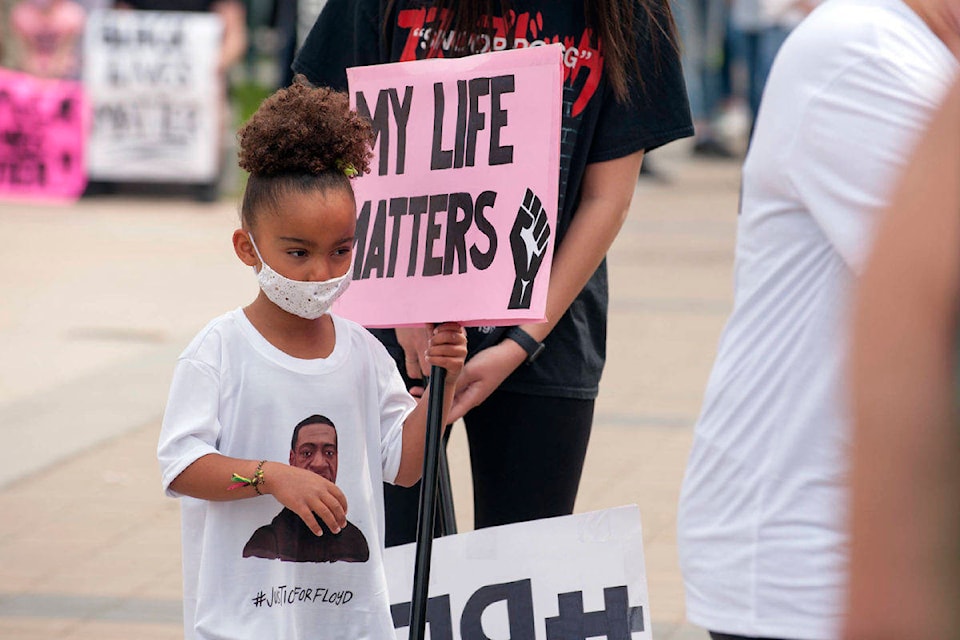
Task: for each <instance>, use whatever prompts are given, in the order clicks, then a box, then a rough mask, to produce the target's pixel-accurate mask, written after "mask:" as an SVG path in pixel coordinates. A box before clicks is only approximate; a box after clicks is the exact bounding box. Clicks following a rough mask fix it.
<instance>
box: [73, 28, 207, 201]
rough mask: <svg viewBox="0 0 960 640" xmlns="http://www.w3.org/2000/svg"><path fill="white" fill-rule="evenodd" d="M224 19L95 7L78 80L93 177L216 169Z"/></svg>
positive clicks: (191, 178) (185, 178) (198, 175)
mask: <svg viewBox="0 0 960 640" xmlns="http://www.w3.org/2000/svg"><path fill="white" fill-rule="evenodd" d="M222 30H223V24H222V22H221V20H220V18H219V17H218V16H216V15H214V14H203V13H179V12H173V11H94V12H92V13H91V14H90V16H89V18H88V21H87V28H86V36H85V38H84V52H83V57H84V63H83V82H84V85H85V87H86V88H87V94H88V96H89V98H90V101H91V104H92V108H93V128H92V131H91V135H90V141H89V146H88V152H89V173H90V178H91V179H93V180H119V181H123V180H131V181H142V182H208V181H211V180H213V179H214V178H215V176H216V175H217V170H218V154H219V144H220V142H219V141H220V135H219V128H220V126H221V113H220V110H221V106H222V105H221V102H222V100H221V92H222V91H223V87H222V86H221V80H220V78H219V76H218V73H217V61H218V55H219V47H220V38H221V33H222Z"/></svg>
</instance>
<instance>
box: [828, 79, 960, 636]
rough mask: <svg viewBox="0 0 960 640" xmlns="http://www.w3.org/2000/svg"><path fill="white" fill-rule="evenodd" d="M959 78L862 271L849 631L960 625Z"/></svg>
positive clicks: (855, 358) (941, 632)
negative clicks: (959, 371)
mask: <svg viewBox="0 0 960 640" xmlns="http://www.w3.org/2000/svg"><path fill="white" fill-rule="evenodd" d="M958 176H960V89H958V87H956V86H955V87H954V89H953V90H952V92H951V94H950V96H949V98H948V100H947V102H946V104H945V106H944V109H943V110H942V112H941V113H940V114H939V115H938V116H937V117H936V118H935V120H934V121H933V123H932V125H931V127H930V129H929V131H928V133H927V135H926V136H925V138H924V140H923V141H922V142H921V144H920V146H919V147H918V149H917V151H916V153H915V154H914V155H913V156H912V157H911V160H910V162H909V164H908V169H907V172H906V174H905V176H904V177H903V181H902V183H901V184H900V186H899V188H898V190H897V191H896V193H895V195H894V198H893V202H892V205H891V207H890V209H889V211H888V212H887V214H886V217H885V218H884V219H883V221H882V223H881V227H880V230H879V232H878V236H877V238H876V242H875V244H874V250H873V253H872V255H871V257H870V260H869V262H868V264H867V267H866V270H865V272H864V274H863V277H862V279H861V282H860V284H859V293H858V300H857V308H856V311H855V319H854V337H853V351H852V354H851V359H852V361H851V373H852V390H853V403H854V412H855V414H854V417H855V431H854V447H853V464H852V476H851V483H852V494H853V498H852V536H853V538H852V543H851V564H850V586H849V600H848V617H847V621H846V629H845V636H844V637H845V638H846V640H887V639H889V640H894V639H898V640H899V639H902V638H911V639H917V640H926V639H930V640H934V639H942V638H951V637H955V635H956V630H957V629H958V628H960V626H958V625H960V611H958V609H957V606H956V602H957V598H958V596H960V502H958V496H960V423H958V421H957V414H956V398H957V389H958V387H957V386H956V383H957V380H956V363H957V358H956V354H957V335H958V330H960V326H958V296H960V183H958V180H957V177H958Z"/></svg>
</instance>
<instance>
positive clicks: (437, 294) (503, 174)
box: [337, 45, 562, 327]
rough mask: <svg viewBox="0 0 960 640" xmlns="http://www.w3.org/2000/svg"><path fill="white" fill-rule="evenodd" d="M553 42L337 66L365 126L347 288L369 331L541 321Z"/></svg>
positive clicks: (556, 126) (556, 152)
mask: <svg viewBox="0 0 960 640" xmlns="http://www.w3.org/2000/svg"><path fill="white" fill-rule="evenodd" d="M561 55H562V47H561V46H559V45H549V46H543V47H533V48H529V49H519V50H513V51H500V52H493V53H486V54H481V55H475V56H468V57H465V58H457V59H429V60H421V61H416V62H401V63H394V64H386V65H375V66H369V67H357V68H352V69H348V70H347V78H348V80H349V86H350V96H351V97H350V100H351V105H352V106H353V107H354V108H355V109H357V111H359V112H360V113H362V114H365V115H369V116H370V117H371V119H372V121H373V127H374V133H375V136H376V140H375V142H374V145H373V151H374V156H373V160H372V163H371V164H372V168H371V171H370V173H369V174H367V175H365V176H363V177H361V178H358V179H357V180H356V183H355V191H356V195H357V208H358V216H357V240H356V246H355V255H354V267H353V284H352V285H351V287H350V290H349V291H348V292H347V293H346V294H345V295H344V296H343V297H342V298H341V300H340V302H339V303H338V306H337V312H338V313H340V314H341V315H343V316H345V317H348V318H351V319H353V320H356V321H357V322H359V323H360V324H363V325H365V326H368V327H393V326H402V325H410V324H419V323H425V322H440V321H447V320H450V321H458V322H461V323H462V324H464V325H490V324H499V325H505V324H517V323H521V322H526V321H534V322H536V321H541V320H543V319H544V307H545V304H546V295H547V283H548V280H549V277H550V262H551V259H552V255H553V245H554V241H555V239H556V235H557V229H556V220H557V197H558V196H557V194H558V189H559V170H560V169H559V167H560V160H559V159H560V118H561V113H560V111H561V82H562V77H561V74H562V63H561Z"/></svg>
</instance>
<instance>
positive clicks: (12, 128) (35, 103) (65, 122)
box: [0, 69, 89, 200]
mask: <svg viewBox="0 0 960 640" xmlns="http://www.w3.org/2000/svg"><path fill="white" fill-rule="evenodd" d="M88 121H89V117H88V113H87V102H86V99H85V98H84V93H83V89H82V88H81V85H80V83H79V82H73V81H68V80H41V79H39V78H35V77H33V76H30V75H27V74H24V73H17V72H14V71H8V70H6V69H0V198H16V199H33V200H63V199H67V200H71V199H76V198H79V197H80V195H81V194H82V193H83V190H84V189H85V188H86V185H87V174H86V163H85V156H84V145H85V144H86V129H87V122H88Z"/></svg>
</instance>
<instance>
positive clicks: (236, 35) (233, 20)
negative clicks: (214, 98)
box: [211, 0, 247, 73]
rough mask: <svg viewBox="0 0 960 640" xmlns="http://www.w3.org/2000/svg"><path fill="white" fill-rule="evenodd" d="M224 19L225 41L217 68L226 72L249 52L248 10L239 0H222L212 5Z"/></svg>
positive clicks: (221, 47)
mask: <svg viewBox="0 0 960 640" xmlns="http://www.w3.org/2000/svg"><path fill="white" fill-rule="evenodd" d="M211 8H212V10H213V12H214V13H216V14H217V15H218V16H220V18H221V19H222V20H223V41H222V42H221V43H220V60H219V62H218V63H217V70H218V71H219V72H220V73H226V72H227V71H229V70H230V68H231V67H233V65H235V64H237V63H238V62H240V60H242V59H243V56H244V55H245V54H246V52H247V10H246V7H245V6H244V4H243V3H242V2H240V1H239V0H220V2H216V3H214V4H213V6H212V7H211Z"/></svg>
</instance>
